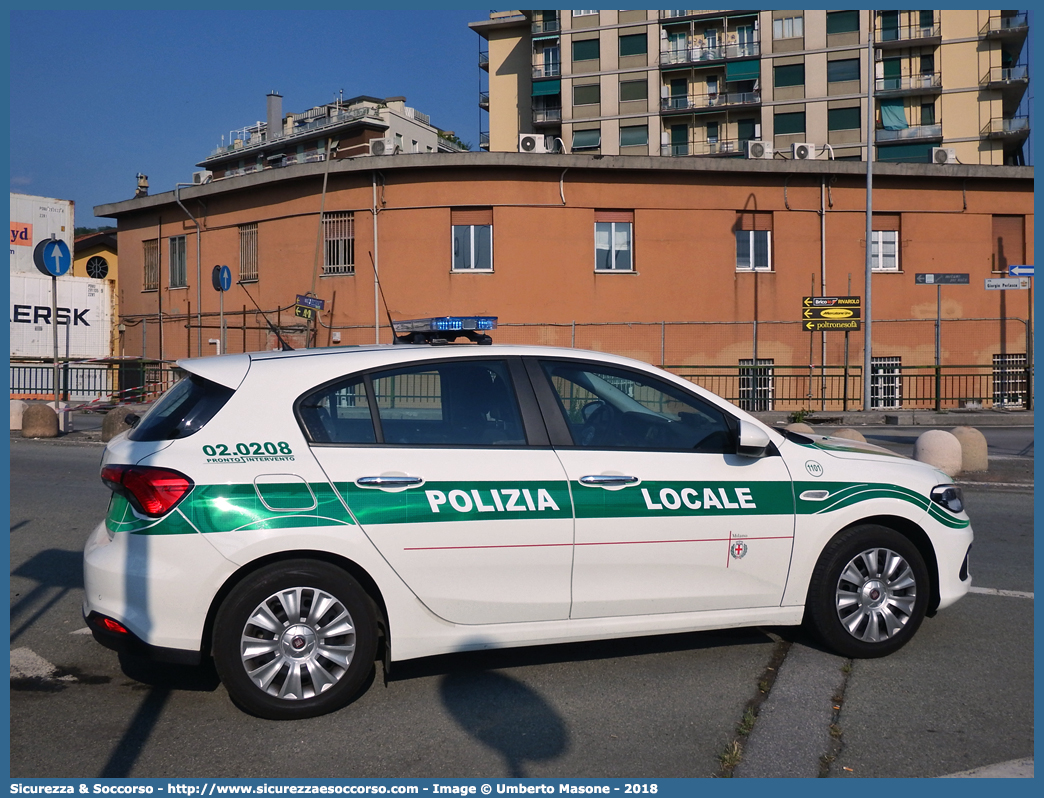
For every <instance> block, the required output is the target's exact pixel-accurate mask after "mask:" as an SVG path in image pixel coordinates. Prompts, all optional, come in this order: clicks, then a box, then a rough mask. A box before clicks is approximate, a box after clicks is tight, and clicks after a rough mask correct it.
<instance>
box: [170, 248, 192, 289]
mask: <svg viewBox="0 0 1044 798" xmlns="http://www.w3.org/2000/svg"><path fill="white" fill-rule="evenodd" d="M185 250H186V247H185V236H171V238H170V287H171V288H185V287H186V286H187V285H188V272H187V269H186V266H185Z"/></svg>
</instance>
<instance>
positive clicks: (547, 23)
mask: <svg viewBox="0 0 1044 798" xmlns="http://www.w3.org/2000/svg"><path fill="white" fill-rule="evenodd" d="M561 29H562V21H561V20H558V19H545V20H544V21H543V22H534V23H533V28H532V30H533V33H534V34H540V33H556V32H558V31H560V30H561Z"/></svg>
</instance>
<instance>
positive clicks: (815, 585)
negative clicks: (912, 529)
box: [806, 524, 929, 658]
mask: <svg viewBox="0 0 1044 798" xmlns="http://www.w3.org/2000/svg"><path fill="white" fill-rule="evenodd" d="M928 591H929V584H928V569H927V568H926V567H925V564H924V558H922V557H921V553H920V552H919V551H918V550H917V547H916V546H914V545H913V543H911V542H910V540H909V539H908V538H906V537H905V536H903V535H901V534H899V533H898V532H896V531H895V530H893V529H888V528H887V527H883V526H878V525H876V524H864V525H861V526H856V527H852V528H851V529H847V530H845V531H844V532H842V533H841V534H839V535H838V536H837V537H836V538H834V539H833V540H832V541H831V542H830V543H829V544H828V545H827V547H826V548H825V549H824V550H823V554H822V555H821V556H820V558H819V562H818V563H817V564H816V568H815V570H814V571H813V573H812V581H811V583H810V585H809V591H808V602H807V605H806V612H807V617H808V620H809V621H810V622H811V625H812V627H813V628H814V629H815V631H816V632H818V634H819V636H820V637H821V638H822V639H823V642H825V643H826V644H827V645H828V646H829V647H830V648H832V649H834V650H835V651H836V652H837V653H839V654H841V655H843V656H846V657H859V658H872V657H883V656H886V655H888V654H891V653H892V652H893V651H897V650H898V649H900V648H902V647H903V646H904V645H906V643H907V642H909V640H910V638H912V637H913V635H914V633H915V632H916V631H917V628H918V627H919V626H920V625H921V621H922V620H923V619H924V614H925V610H926V609H927V606H928Z"/></svg>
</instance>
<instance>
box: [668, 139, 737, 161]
mask: <svg viewBox="0 0 1044 798" xmlns="http://www.w3.org/2000/svg"><path fill="white" fill-rule="evenodd" d="M745 149H746V140H742V141H741V140H739V139H720V140H718V141H690V142H686V143H685V144H662V145H660V155H662V156H664V157H672V158H680V157H685V156H687V155H738V154H740V153H742V152H744V151H745Z"/></svg>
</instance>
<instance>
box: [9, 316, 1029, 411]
mask: <svg viewBox="0 0 1044 798" xmlns="http://www.w3.org/2000/svg"><path fill="white" fill-rule="evenodd" d="M244 316H245V314H244ZM284 318H285V317H284ZM936 325H937V322H936V320H935V319H904V320H884V319H881V320H876V321H874V327H873V330H874V332H873V335H874V355H875V357H874V358H873V359H872V364H873V365H872V371H871V381H870V382H871V406H872V407H877V408H883V409H887V408H896V409H900V408H905V409H933V408H934V409H944V408H960V407H969V406H971V407H974V406H981V407H996V406H1006V407H1024V408H1027V409H1029V408H1032V406H1033V352H1032V336H1031V332H1030V329H1029V325H1028V324H1027V322H1026V320H1024V319H1020V318H995V319H943V320H941V321H940V322H938V331H937V330H936ZM234 329H235V328H231V329H230V335H229V344H230V347H229V348H230V350H231V351H236V350H235V349H233V343H234V341H235V339H234V337H233V335H232V330H234ZM287 332H288V330H287V329H286V328H284V329H283V335H284V337H290V336H288V335H287ZM334 332H336V333H337V334H338V335H339V337H340V342H339V344H340V345H341V346H351V345H360V344H372V343H373V342H374V339H375V337H376V336H375V332H374V327H373V326H372V325H367V326H362V325H358V326H351V327H342V328H338V329H336V330H334V329H331V328H320V329H319V331H318V336H317V342H318V344H319V345H320V346H328V345H338V343H337V342H335V341H333V333H334ZM937 334H938V341H939V363H938V365H936V360H935V358H936V354H935V341H936V336H937ZM304 337H305V336H304V335H300V336H295V337H293V340H291V343H292V345H294V346H299V345H303V343H304ZM380 338H381V340H382V341H383V342H385V343H387V342H389V341H390V340H391V335H390V332H389V330H388V328H387V326H383V327H382V328H381V329H380ZM298 339H299V340H298ZM494 340H495V341H496V342H497V343H506V344H512V343H513V344H532V345H542V346H560V347H575V348H580V349H592V350H595V351H600V352H609V353H613V354H618V355H624V356H627V357H632V358H635V359H637V360H641V361H644V362H647V363H654V364H656V365H660V366H663V367H664V368H666V369H668V370H669V371H672V372H674V373H676V374H678V375H679V376H682V377H684V378H685V379H687V380H690V381H691V382H694V383H696V384H698V385H701V386H703V387H705V388H707V389H709V390H711V391H713V392H714V393H716V394H718V395H720V396H722V397H724V398H726V399H728V400H729V401H732V402H735V403H736V404H738V405H739V406H741V407H743V408H745V409H749V410H754V411H762V410H782V411H792V410H799V409H808V410H829V411H839V410H853V409H859V408H861V407H862V406H863V384H864V383H863V375H862V366H863V341H864V336H863V333H862V332H851V333H840V332H829V333H809V332H806V331H804V330H803V329H802V324H801V322H758V323H754V322H667V321H664V322H651V323H650V322H633V323H626V322H605V323H576V322H571V323H554V324H539V323H507V324H501V325H500V327H499V328H498V329H497V331H496V332H495V333H494ZM243 343H244V344H246V346H245V347H244V348H245V349H247V350H248V351H258V350H262V349H273V348H277V342H276V340H275V338H274V336H273V335H272V333H271V332H269V331H268V330H261V329H257V328H254V327H253V326H252V325H251V326H250V327H248V326H247V325H244V326H243ZM237 348H238V347H237ZM240 351H242V350H240ZM51 368H52V367H51V365H50V363H35V364H34V363H14V362H12V363H11V395H12V397H20V396H30V397H33V396H36V397H39V398H47V397H49V396H51V395H52V388H51V380H52V376H51V375H52V371H51ZM60 381H61V382H60V390H61V393H62V395H63V397H67V398H69V399H71V400H72V401H91V402H94V403H100V404H104V403H113V404H115V403H119V402H148V401H151V400H152V399H154V398H155V397H156V396H158V395H159V394H160V393H162V392H163V391H164V390H166V388H167V387H169V386H170V385H171V384H173V382H174V381H175V376H174V371H173V365H172V364H171V363H170V362H169V361H167V362H160V361H157V360H132V359H119V360H113V361H109V362H100V363H99V362H93V363H75V362H69V363H65V364H63V366H62V368H61V371H60Z"/></svg>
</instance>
